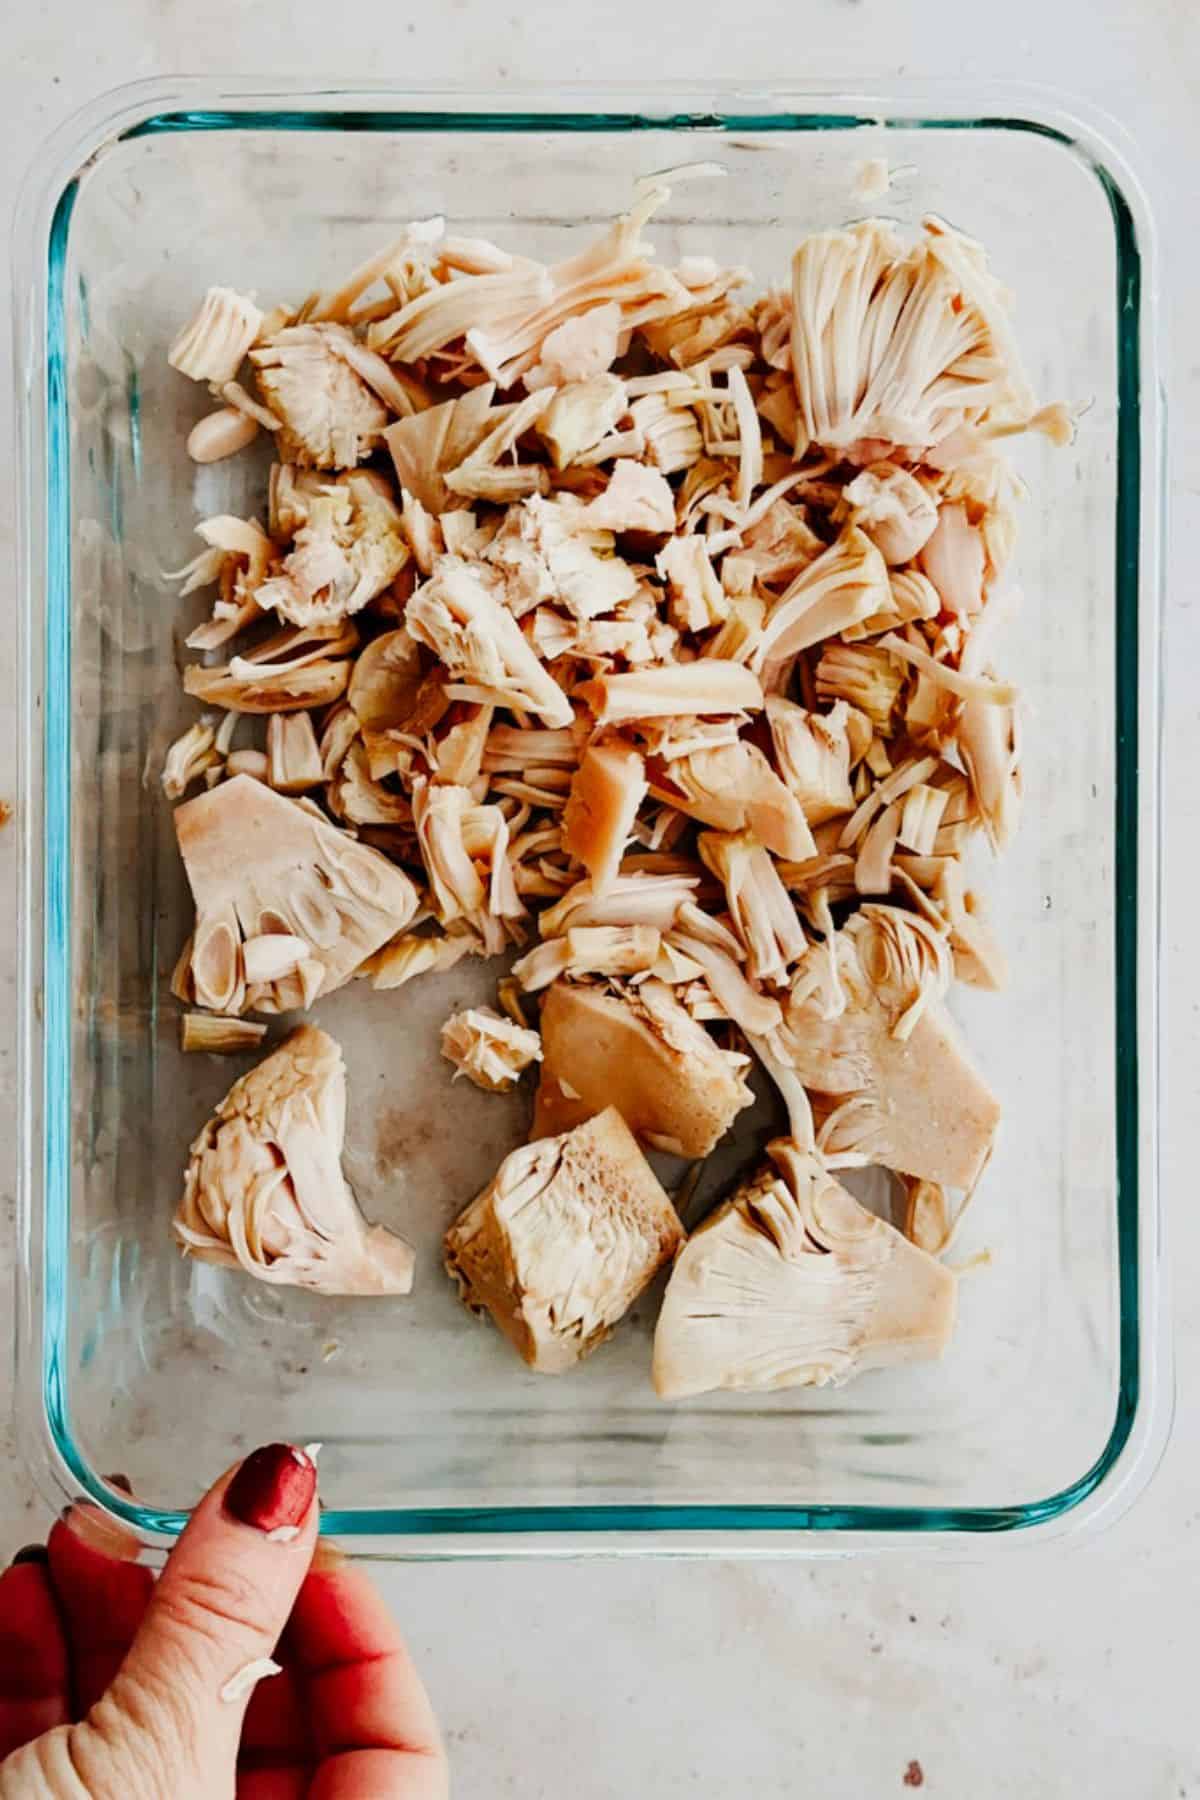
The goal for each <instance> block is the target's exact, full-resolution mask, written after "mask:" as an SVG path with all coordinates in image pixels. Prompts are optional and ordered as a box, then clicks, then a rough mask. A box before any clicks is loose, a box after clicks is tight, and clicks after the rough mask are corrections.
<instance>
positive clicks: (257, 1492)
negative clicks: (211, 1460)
mask: <svg viewBox="0 0 1200 1800" xmlns="http://www.w3.org/2000/svg"><path fill="white" fill-rule="evenodd" d="M316 1491H317V1470H316V1465H315V1463H314V1462H313V1460H312V1458H311V1457H310V1456H306V1455H305V1453H304V1451H303V1450H297V1448H296V1446H295V1445H294V1444H267V1445H265V1446H264V1448H263V1449H261V1450H255V1451H254V1453H253V1455H251V1456H248V1457H247V1458H246V1460H245V1462H244V1463H243V1464H242V1466H241V1468H240V1469H239V1470H238V1472H237V1474H236V1475H235V1476H234V1478H233V1480H232V1481H231V1482H230V1484H229V1486H228V1487H227V1488H226V1490H225V1510H226V1512H227V1513H229V1514H230V1515H231V1516H232V1517H233V1518H235V1519H237V1521H238V1522H239V1524H242V1525H252V1526H253V1527H254V1529H255V1530H256V1531H264V1532H266V1534H267V1536H268V1537H271V1536H273V1535H274V1534H275V1533H276V1532H278V1533H279V1534H280V1536H281V1538H282V1537H283V1534H285V1533H286V1534H288V1535H293V1534H294V1533H296V1532H297V1531H298V1530H299V1528H300V1526H301V1525H302V1524H303V1523H304V1521H305V1519H306V1518H307V1517H308V1509H309V1507H310V1506H311V1505H312V1501H313V1495H314V1494H315V1493H316Z"/></svg>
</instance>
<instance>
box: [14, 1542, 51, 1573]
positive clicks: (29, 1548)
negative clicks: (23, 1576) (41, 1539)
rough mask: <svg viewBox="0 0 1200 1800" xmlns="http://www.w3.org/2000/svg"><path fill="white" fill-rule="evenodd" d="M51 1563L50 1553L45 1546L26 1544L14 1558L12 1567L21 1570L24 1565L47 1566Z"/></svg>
mask: <svg viewBox="0 0 1200 1800" xmlns="http://www.w3.org/2000/svg"><path fill="white" fill-rule="evenodd" d="M49 1561H50V1552H49V1551H48V1550H47V1548H46V1546H45V1544H25V1545H23V1546H22V1548H21V1549H20V1550H18V1551H17V1554H16V1555H15V1556H14V1557H13V1559H12V1565H11V1566H12V1567H13V1568H14V1569H16V1568H19V1567H20V1565H21V1564H22V1563H40V1564H47V1563H49Z"/></svg>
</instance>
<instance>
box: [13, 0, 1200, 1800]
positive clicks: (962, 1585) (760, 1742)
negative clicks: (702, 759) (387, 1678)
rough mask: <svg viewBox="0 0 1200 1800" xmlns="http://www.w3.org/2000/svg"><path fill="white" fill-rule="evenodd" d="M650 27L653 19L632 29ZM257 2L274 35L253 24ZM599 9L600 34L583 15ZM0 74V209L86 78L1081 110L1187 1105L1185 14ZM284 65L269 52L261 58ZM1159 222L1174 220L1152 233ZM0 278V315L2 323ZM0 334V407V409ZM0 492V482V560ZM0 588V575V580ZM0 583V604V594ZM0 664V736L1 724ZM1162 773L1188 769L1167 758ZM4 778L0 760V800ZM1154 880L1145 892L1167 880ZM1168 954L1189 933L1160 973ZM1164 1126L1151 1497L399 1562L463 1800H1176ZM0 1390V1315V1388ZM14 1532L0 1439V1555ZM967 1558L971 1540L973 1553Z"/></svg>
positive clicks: (746, 26)
mask: <svg viewBox="0 0 1200 1800" xmlns="http://www.w3.org/2000/svg"><path fill="white" fill-rule="evenodd" d="M651 20H653V21H654V23H653V27H651V24H650V21H651ZM285 21H286V22H285ZM602 21H603V22H602ZM5 36H6V43H7V45H8V49H7V52H6V55H5V57H4V59H3V64H2V65H0V214H3V213H4V212H6V211H7V210H8V208H9V207H10V205H11V197H12V192H13V189H14V187H15V182H16V180H17V178H18V176H19V174H20V172H21V171H22V170H23V168H24V166H25V164H26V162H27V161H28V160H29V158H30V156H31V155H32V153H33V150H34V148H35V146H36V144H37V142H38V140H39V138H40V137H41V136H42V135H43V134H44V133H45V132H46V131H47V130H48V129H49V128H50V127H51V126H52V125H54V124H56V123H57V122H58V121H59V120H60V119H61V118H62V117H64V116H65V115H66V114H67V113H69V112H71V111H72V110H74V109H75V108H76V107H78V106H79V105H81V104H82V103H83V102H84V101H85V100H87V99H89V98H90V97H92V96H93V95H95V94H97V93H98V92H100V91H101V90H103V89H105V88H108V87H111V86H115V85H116V84H118V83H121V82H126V81H130V80H133V79H135V78H137V77H140V76H148V75H153V74H159V73H164V72H175V73H178V72H186V73H192V72H195V73H203V72H210V71H223V72H227V73H228V72H233V71H239V72H244V73H255V74H261V75H266V74H300V75H306V76H309V77H310V78H311V77H314V76H316V75H317V74H318V73H319V74H322V75H323V74H327V73H329V72H330V71H333V72H335V73H343V74H346V75H348V76H352V75H353V73H354V72H355V71H356V70H357V71H360V72H367V71H369V72H370V73H371V75H372V76H375V77H380V76H383V75H388V74H390V75H394V77H395V80H396V82H397V85H401V86H402V85H406V84H414V83H419V82H421V81H423V80H430V79H440V78H447V77H457V78H459V79H463V80H468V81H472V82H476V83H478V84H479V85H481V86H486V85H488V84H495V83H503V81H504V80H505V79H506V77H509V76H512V77H514V78H515V77H518V76H520V77H526V78H540V79H547V80H551V81H553V80H555V79H561V80H581V79H591V80H597V81H603V80H609V81H615V82H619V81H621V80H629V79H633V80H636V79H638V78H639V76H646V77H650V76H657V77H661V76H663V75H664V74H669V75H671V76H675V77H677V78H678V79H679V81H680V82H681V83H686V82H687V81H688V80H692V81H703V80H704V79H705V78H706V77H711V76H713V75H714V74H721V75H728V76H744V77H745V78H746V80H747V81H748V82H755V81H758V82H770V81H772V80H778V79H780V78H781V77H786V78H788V79H790V80H793V81H796V82H801V81H804V80H806V79H809V78H813V77H830V78H839V79H841V80H844V81H847V82H848V83H849V84H851V85H854V84H861V83H865V82H867V81H868V80H869V79H870V78H871V77H873V76H878V77H887V76H895V75H897V74H901V73H907V74H910V75H914V76H916V75H920V76H922V77H928V76H943V77H949V78H953V77H955V76H960V75H969V76H971V77H973V78H975V79H976V80H978V79H979V78H980V77H984V78H993V77H994V78H995V79H996V80H997V81H1001V80H1007V81H1012V80H1020V81H1025V82H1047V83H1052V84H1054V85H1056V86H1059V87H1061V88H1064V89H1066V90H1069V91H1074V92H1076V93H1078V94H1079V95H1081V96H1083V97H1085V98H1086V99H1087V100H1089V101H1092V102H1094V103H1098V104H1100V105H1101V106H1104V107H1106V108H1107V109H1109V110H1110V111H1111V112H1113V113H1114V114H1116V115H1117V116H1118V117H1119V118H1120V119H1121V120H1122V121H1123V122H1124V124H1125V125H1126V126H1127V127H1128V129H1129V130H1130V131H1131V132H1132V133H1133V135H1134V138H1135V140H1136V151H1137V155H1138V161H1139V165H1140V166H1141V168H1142V169H1143V171H1144V173H1145V174H1146V176H1147V178H1148V180H1149V181H1150V183H1151V185H1152V198H1153V200H1154V203H1155V207H1156V211H1157V213H1158V218H1159V225H1160V229H1161V230H1162V235H1163V237H1164V239H1169V240H1170V242H1169V249H1170V253H1171V268H1170V271H1169V274H1170V289H1169V291H1170V292H1171V293H1173V294H1174V295H1176V296H1178V305H1177V312H1178V318H1177V321H1176V326H1175V331H1174V336H1175V342H1176V355H1175V358H1174V362H1173V365H1170V367H1171V373H1170V375H1169V404H1170V412H1171V421H1172V435H1173V443H1172V457H1173V463H1172V481H1171V503H1172V509H1173V531H1174V539H1175V543H1176V544H1177V545H1178V546H1179V547H1180V555H1179V556H1177V557H1176V564H1177V569H1178V575H1177V579H1176V580H1174V581H1173V582H1172V583H1171V585H1170V586H1169V589H1168V592H1169V596H1170V601H1169V617H1168V630H1169V633H1170V639H1169V657H1168V692H1167V741H1168V743H1169V744H1170V746H1171V750H1170V764H1169V767H1168V775H1167V790H1166V802H1167V819H1168V821H1169V828H1170V841H1171V845H1172V850H1171V854H1170V856H1169V860H1168V868H1167V893H1166V900H1165V949H1166V953H1167V956H1168V958H1169V959H1170V961H1171V963H1172V965H1173V967H1172V968H1171V970H1170V974H1169V978H1168V980H1167V982H1166V984H1165V992H1166V996H1167V1007H1168V1021H1167V1024H1168V1032H1167V1038H1166V1055H1165V1084H1166V1088H1167V1096H1168V1102H1169V1105H1170V1109H1171V1113H1172V1115H1173V1117H1174V1118H1175V1119H1176V1120H1186V1119H1188V1118H1189V1117H1192V1116H1195V1115H1196V1112H1197V1108H1198V1106H1200V1054H1198V1052H1200V1029H1198V1018H1200V986H1198V984H1197V981H1196V979H1195V975H1194V965H1195V948H1194V944H1192V943H1191V941H1190V940H1189V939H1188V937H1187V936H1185V933H1186V932H1187V920H1188V918H1189V917H1190V916H1191V914H1192V912H1193V911H1194V906H1195V890H1196V886H1197V882H1198V881H1200V857H1198V855H1197V851H1196V845H1197V842H1198V838H1197V826H1198V825H1200V799H1198V797H1197V796H1198V788H1197V783H1196V781H1195V777H1194V772H1193V771H1194V767H1195V764H1194V763H1193V760H1192V759H1193V758H1194V757H1196V756H1197V754H1198V753H1200V706H1198V705H1197V702H1196V699H1195V687H1194V675H1193V671H1194V670H1195V669H1197V668H1200V609H1198V608H1197V607H1196V604H1195V602H1194V597H1193V595H1194V588H1195V576H1194V572H1193V571H1192V569H1191V568H1190V566H1187V565H1185V564H1184V563H1183V562H1182V551H1183V549H1184V547H1185V546H1186V545H1187V542H1188V531H1189V527H1190V526H1191V525H1192V524H1196V525H1197V526H1198V528H1200V501H1198V499H1197V495H1198V494H1200V430H1198V428H1197V401H1198V399H1200V356H1198V355H1197V353H1196V350H1195V349H1194V347H1193V345H1192V343H1191V341H1190V335H1189V333H1190V326H1191V320H1192V318H1193V317H1194V314H1195V309H1196V298H1195V296H1196V293H1197V290H1198V287H1200V248H1198V247H1197V237H1196V223H1197V213H1196V201H1195V191H1196V189H1195V171H1196V166H1197V155H1198V154H1200V12H1198V11H1197V9H1196V8H1195V7H1194V5H1192V4H1191V0H1140V4H1138V5H1136V6H1134V5H1131V4H1130V3H1129V0H1054V3H1053V4H1048V3H1047V0H1007V3H1006V4H1005V5H1004V6H1000V7H993V6H989V7H983V6H979V5H976V6H970V5H964V4H963V0H954V3H953V4H950V3H948V0H810V3H809V4H805V3H803V0H793V4H790V5H783V4H779V3H778V0H775V3H772V0H740V4H738V5H737V6H735V7H729V8H721V7H707V8H699V7H694V6H692V7H688V6H684V5H683V4H681V3H680V0H666V3H662V0H660V3H659V4H658V5H656V6H647V5H646V4H645V3H644V0H643V3H642V4H638V3H637V0H609V4H608V5H607V6H606V7H605V8H598V7H595V8H582V7H574V8H571V7H568V6H566V5H563V4H562V3H561V0H559V3H558V4H548V3H547V0H527V3H526V4H525V5H524V6H523V7H518V6H516V5H514V4H511V3H510V0H442V3H441V4H440V5H439V6H430V7H426V8H423V9H415V8H412V7H411V6H404V5H398V4H396V0H386V3H385V0H359V3H358V4H357V5H356V6H354V7H353V8H351V9H349V10H348V11H343V12H338V11H337V10H336V9H334V8H331V7H330V6H329V5H328V4H327V3H323V4H317V3H316V0H290V4H289V5H288V6H287V7H286V8H254V7H248V6H245V5H243V4H241V3H240V0H187V3H185V0H107V4H105V5H102V6H99V5H86V4H82V3H81V0H74V3H72V0H40V4H34V5H27V6H21V7H15V8H13V9H12V11H11V15H10V17H9V19H8V22H7V29H6V34H5ZM280 45H283V46H285V48H284V49H283V52H282V54H281V52H280V49H279V47H278V46H280ZM1172 225H1175V226H1176V227H1177V231H1178V235H1177V236H1175V237H1174V238H1172V237H1171V232H1170V230H1169V228H1170V227H1171V226H1172ZM7 304H8V296H7V289H6V288H5V291H4V293H3V296H2V298H0V311H6V310H7ZM8 343H9V332H8V329H7V324H6V322H5V321H4V320H3V319H0V354H3V356H4V363H3V367H2V371H0V389H2V391H0V418H4V419H9V418H10V417H11V411H10V401H9V394H10V386H11V370H10V367H9V363H8ZM13 506H14V497H13V491H12V484H11V482H7V481H6V482H3V483H0V569H3V570H4V571H5V572H6V574H7V573H8V572H9V571H10V570H11V567H12V534H13ZM4 589H6V590H8V591H11V577H10V579H9V580H8V581H6V582H5V584H4ZM0 591H4V590H0ZM11 663H12V659H11V656H0V741H4V742H12V741H13V736H14V731H15V726H14V725H12V724H11V723H10V719H11V718H12V709H13V708H14V705H15V692H14V686H15V684H14V678H13V675H12V672H11ZM1184 771H1187V774H1186V775H1185V774H1184ZM12 786H13V777H12V774H11V772H10V773H8V774H5V772H4V769H3V767H2V766H0V797H5V796H7V797H10V798H11V797H12ZM1172 890H1173V891H1172ZM15 922H16V906H15V854H14V844H13V834H12V832H11V831H9V832H6V833H0V1321H2V1320H4V1319H5V1318H6V1317H7V1316H8V1310H9V1270H10V1265H11V1251H12V1235H13V1183H14V1150H13V1142H14V1127H13V1114H14V1094H13V1088H14V1081H15V1074H14V1049H13V1042H12V1036H13V1028H12V1023H11V1021H12V1012H13V1004H12V996H13V992H14V954H13V946H14V926H15ZM1185 948H1186V950H1187V951H1188V952H1189V954H1188V955H1187V957H1186V960H1185ZM1185 1154H1186V1146H1185V1143H1184V1139H1183V1136H1182V1133H1181V1132H1180V1131H1178V1130H1176V1131H1175V1132H1173V1133H1172V1132H1171V1131H1170V1130H1169V1129H1168V1134H1167V1138H1166V1143H1165V1155H1164V1162H1163V1173H1164V1178H1165V1195H1166V1203H1167V1215H1168V1225H1169V1233H1170V1237H1169V1241H1170V1246H1171V1252H1172V1261H1173V1263H1174V1266H1175V1267H1176V1268H1177V1269H1181V1270H1183V1271H1184V1272H1185V1273H1184V1276H1183V1278H1182V1279H1180V1280H1179V1281H1178V1282H1177V1283H1176V1292H1175V1295H1174V1307H1175V1318H1176V1326H1177V1355H1178V1364H1179V1388H1180V1393H1179V1405H1178V1412H1177V1417H1176V1424H1175V1432H1174V1437H1173V1440H1172V1443H1171V1447H1170V1449H1169V1451H1168V1453H1167V1456H1166V1458H1165V1460H1164V1463H1163V1466H1162V1468H1161V1470H1160V1472H1159V1475H1158V1477H1157V1480H1156V1481H1155V1483H1154V1485H1153V1486H1152V1488H1151V1489H1150V1491H1149V1493H1148V1494H1147V1495H1146V1496H1145V1497H1144V1498H1143V1499H1142V1500H1141V1501H1140V1502H1139V1503H1138V1504H1137V1506H1136V1507H1135V1508H1134V1510H1133V1511H1132V1512H1131V1513H1130V1514H1129V1515H1128V1516H1127V1517H1126V1518H1125V1519H1123V1520H1122V1521H1121V1522H1120V1523H1119V1524H1117V1525H1116V1526H1115V1527H1114V1528H1113V1529H1112V1530H1111V1531H1110V1532H1109V1533H1108V1534H1107V1535H1106V1536H1104V1537H1102V1538H1100V1539H1099V1540H1097V1541H1096V1542H1094V1543H1092V1544H1091V1545H1090V1546H1086V1547H1084V1548H1082V1549H1079V1550H1075V1551H1064V1550H1060V1549H1055V1548H1050V1549H1048V1550H1043V1551H1040V1552H1029V1551H1022V1550H1020V1549H1015V1550H1014V1549H1009V1550H1008V1551H1007V1552H1006V1553H1005V1554H1004V1555H1003V1556H1000V1557H998V1558H996V1559H995V1560H992V1561H985V1562H979V1563H974V1564H967V1563H956V1562H947V1561H941V1562H938V1563H932V1562H930V1561H926V1560H921V1561H918V1560H916V1559H908V1558H901V1557H894V1558H891V1559H887V1560H873V1561H868V1562H862V1563H854V1564H849V1563H843V1562H835V1561H825V1562H820V1563H815V1564H804V1563H799V1564H787V1565H785V1564H763V1565H737V1564H722V1565H701V1564H692V1563H674V1564H646V1563H641V1562H635V1563H632V1564H628V1565H622V1564H615V1563H597V1564H582V1565H552V1564H534V1565H529V1566H520V1565H514V1566H504V1565H497V1566H482V1567H468V1566H463V1565H459V1566H440V1565H424V1566H401V1567H396V1568H392V1569H389V1570H387V1571H386V1572H385V1573H384V1574H383V1575H382V1576H381V1577H380V1579H381V1582H382V1584H383V1586H384V1588H385V1591H386V1592H387V1594H388V1597H389V1599H390V1601H391V1602H392V1604H393V1605H394V1607H395V1609H396V1611H397V1613H398V1615H399V1617H400V1618H401V1620H402V1622H403V1624H404V1627H405V1629H406V1631H407V1632H408V1635H409V1638H410V1640H411V1643H412V1647H413V1650H414V1652H415V1654H416V1656H417V1658H418V1660H419V1662H420V1664H421V1666H422V1668H423V1669H424V1670H425V1672H426V1674H427V1676H428V1679H429V1681H430V1684H431V1686H432V1689H433V1693H434V1696H435V1699H436V1702H437V1705H438V1708H439V1710H440V1713H441V1716H442V1719H443V1722H444V1725H445V1729H446V1733H447V1736H448V1738H449V1742H450V1749H451V1754H452V1757H453V1760H454V1764H455V1768H456V1792H457V1793H459V1794H462V1795H467V1796H470V1797H471V1800H493V1797H496V1800H499V1797H500V1796H503V1795H507V1794H511V1795H519V1796H520V1800H541V1797H542V1796H557V1795H558V1794H559V1793H560V1792H564V1791H566V1792H570V1793H571V1794H572V1796H573V1800H616V1797H617V1796H622V1797H624V1796H631V1797H633V1800H642V1797H643V1796H645V1797H646V1800H649V1797H650V1796H653V1797H654V1800H676V1797H678V1800H682V1797H683V1796H684V1795H704V1796H705V1797H706V1800H708V1797H712V1800H726V1797H727V1796H728V1797H729V1800H741V1797H742V1796H744V1795H750V1794H753V1795H755V1796H757V1797H758V1800H775V1797H776V1796H778V1797H780V1800H782V1797H783V1796H791V1795H798V1794H811V1795H813V1796H819V1797H820V1800H875V1797H876V1796H887V1795H892V1794H896V1795H900V1794H902V1793H904V1792H907V1791H909V1789H908V1788H906V1786H905V1783H904V1777H905V1772H906V1770H907V1768H908V1765H909V1763H910V1760H912V1759H916V1760H918V1761H919V1763H920V1765H921V1767H922V1770H923V1773H924V1788H923V1792H924V1793H927V1794H928V1795H929V1796H930V1797H931V1800H932V1797H933V1796H939V1797H940V1796H949V1797H952V1800H1007V1797H1008V1796H1013V1797H1014V1800H1016V1797H1018V1796H1019V1797H1020V1800H1040V1797H1042V1796H1045V1797H1047V1800H1051V1797H1053V1800H1060V1797H1061V1796H1065V1795H1074V1794H1083V1793H1088V1794H1091V1795H1094V1796H1096V1797H1097V1800H1107V1797H1109V1796H1111V1797H1112V1800H1200V1708H1198V1706H1197V1701H1196V1694H1195V1658H1196V1650H1195V1645H1196V1629H1195V1618H1196V1596H1197V1594H1198V1592H1200V1391H1198V1388H1197V1382H1196V1373H1197V1368H1198V1365H1200V1300H1197V1297H1196V1295H1197V1291H1198V1284H1197V1283H1196V1282H1195V1280H1194V1274H1193V1272H1194V1271H1195V1270H1196V1269H1197V1267H1200V1261H1198V1258H1200V1206H1198V1205H1197V1203H1196V1200H1195V1196H1194V1194H1193V1192H1192V1191H1191V1189H1192V1181H1191V1180H1190V1179H1188V1180H1186V1185H1185V1169H1186V1177H1192V1168H1191V1166H1190V1162H1189V1163H1188V1164H1185V1160H1184V1159H1185ZM9 1379H10V1359H9V1345H8V1342H7V1333H6V1332H0V1402H3V1401H4V1397H5V1395H6V1391H7V1388H8V1385H9ZM45 1524H46V1519H45V1507H44V1504H43V1503H42V1502H41V1501H40V1500H39V1499H37V1498H36V1497H35V1496H34V1494H33V1492H32V1490H31V1488H30V1485H29V1483H28V1481H27V1479H26V1477H25V1475H24V1472H23V1471H22V1469H21V1468H20V1467H19V1466H18V1465H17V1463H16V1459H15V1455H14V1453H13V1452H12V1449H11V1442H10V1439H9V1437H8V1433H7V1425H6V1424H5V1425H3V1426H0V1552H8V1551H11V1550H12V1549H15V1548H16V1546H17V1545H19V1544H20V1543H22V1542H24V1541H26V1540H27V1539H29V1538H31V1537H33V1536H34V1535H35V1534H40V1533H41V1532H42V1531H43V1530H44V1528H45ZM985 1549H986V1546H985Z"/></svg>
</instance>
